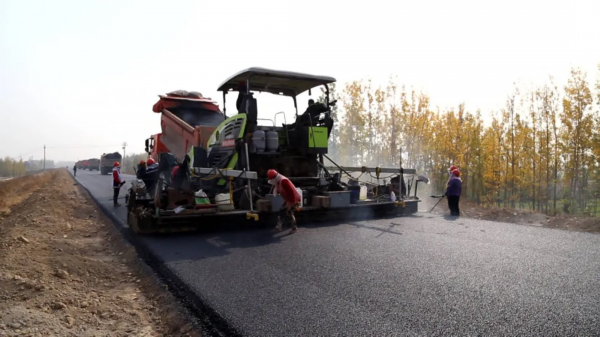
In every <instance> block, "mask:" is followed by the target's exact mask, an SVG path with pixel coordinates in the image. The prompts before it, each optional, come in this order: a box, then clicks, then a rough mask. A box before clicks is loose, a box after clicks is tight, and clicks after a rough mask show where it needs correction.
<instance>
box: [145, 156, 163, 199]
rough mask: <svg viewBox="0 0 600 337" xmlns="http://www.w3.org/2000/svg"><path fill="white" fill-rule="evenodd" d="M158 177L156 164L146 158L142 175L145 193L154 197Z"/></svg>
mask: <svg viewBox="0 0 600 337" xmlns="http://www.w3.org/2000/svg"><path fill="white" fill-rule="evenodd" d="M159 176H160V172H159V171H158V163H157V162H156V161H154V159H152V158H148V160H147V161H146V172H145V174H144V178H142V179H143V180H144V184H145V185H146V191H147V192H148V193H150V195H154V187H155V186H156V183H157V182H158V177H159Z"/></svg>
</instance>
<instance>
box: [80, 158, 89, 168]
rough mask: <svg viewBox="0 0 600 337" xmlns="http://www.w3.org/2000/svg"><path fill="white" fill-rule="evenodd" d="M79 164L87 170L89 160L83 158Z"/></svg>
mask: <svg viewBox="0 0 600 337" xmlns="http://www.w3.org/2000/svg"><path fill="white" fill-rule="evenodd" d="M81 166H82V167H83V169H84V170H89V168H90V161H89V160H83V161H82V165H81Z"/></svg>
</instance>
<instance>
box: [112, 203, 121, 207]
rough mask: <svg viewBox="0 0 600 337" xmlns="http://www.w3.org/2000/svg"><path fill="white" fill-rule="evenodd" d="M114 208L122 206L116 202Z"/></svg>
mask: <svg viewBox="0 0 600 337" xmlns="http://www.w3.org/2000/svg"><path fill="white" fill-rule="evenodd" d="M113 206H114V207H119V206H121V204H119V203H118V202H115V203H114V204H113Z"/></svg>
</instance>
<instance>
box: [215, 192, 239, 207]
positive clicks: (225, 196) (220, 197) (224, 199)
mask: <svg viewBox="0 0 600 337" xmlns="http://www.w3.org/2000/svg"><path fill="white" fill-rule="evenodd" d="M215 203H216V204H217V207H219V209H220V210H222V211H233V210H234V209H235V208H234V207H233V204H231V203H230V202H229V193H221V194H217V195H216V196H215Z"/></svg>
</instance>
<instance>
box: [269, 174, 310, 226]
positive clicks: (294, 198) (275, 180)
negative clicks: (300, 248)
mask: <svg viewBox="0 0 600 337" xmlns="http://www.w3.org/2000/svg"><path fill="white" fill-rule="evenodd" d="M267 178H268V179H269V180H268V182H269V184H271V185H273V186H274V187H275V188H274V191H273V194H274V195H278V194H279V195H281V197H282V198H283V201H284V203H283V205H282V206H281V209H280V210H279V214H278V215H277V226H276V227H275V228H274V229H273V231H276V232H279V231H281V229H282V225H283V219H288V220H289V221H290V226H291V227H292V229H291V230H290V233H295V232H296V230H297V229H298V227H297V225H296V217H295V216H294V212H295V211H296V208H297V207H298V206H299V205H300V202H301V200H302V196H301V195H300V193H299V192H298V190H296V186H294V184H293V183H292V182H291V181H290V180H289V179H288V178H287V177H285V176H284V175H282V174H280V173H279V172H277V171H275V170H273V169H271V170H269V171H268V172H267Z"/></svg>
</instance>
